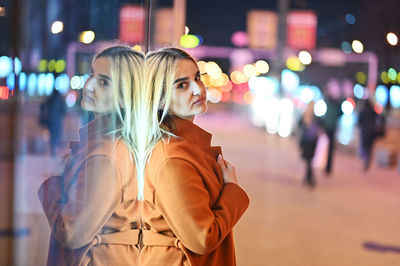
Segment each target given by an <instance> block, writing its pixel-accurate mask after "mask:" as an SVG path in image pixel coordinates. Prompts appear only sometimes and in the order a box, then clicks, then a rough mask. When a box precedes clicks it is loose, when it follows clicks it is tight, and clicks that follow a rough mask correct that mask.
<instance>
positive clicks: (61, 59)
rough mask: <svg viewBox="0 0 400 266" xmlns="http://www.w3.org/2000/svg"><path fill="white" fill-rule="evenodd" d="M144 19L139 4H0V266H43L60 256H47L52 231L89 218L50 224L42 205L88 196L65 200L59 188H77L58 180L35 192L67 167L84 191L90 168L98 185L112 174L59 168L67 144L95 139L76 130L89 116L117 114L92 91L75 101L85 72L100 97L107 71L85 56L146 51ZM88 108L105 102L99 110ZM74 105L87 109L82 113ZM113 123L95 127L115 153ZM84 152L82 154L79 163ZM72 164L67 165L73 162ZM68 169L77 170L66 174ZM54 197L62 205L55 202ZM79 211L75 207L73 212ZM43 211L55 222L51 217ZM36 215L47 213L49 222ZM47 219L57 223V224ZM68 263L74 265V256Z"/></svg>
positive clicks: (113, 119)
mask: <svg viewBox="0 0 400 266" xmlns="http://www.w3.org/2000/svg"><path fill="white" fill-rule="evenodd" d="M148 10H149V9H148V8H147V7H146V4H145V1H143V0H100V1H79V0H51V1H47V0H38V1H29V0H19V1H17V0H16V1H0V35H1V42H0V125H1V128H2V130H0V138H1V142H0V172H1V177H0V178H1V180H0V182H1V184H2V186H1V195H2V197H1V204H0V206H1V208H0V211H1V213H2V215H1V218H0V247H1V250H2V253H1V257H0V264H1V265H11V264H14V265H46V262H47V260H48V256H49V258H51V257H54V256H55V255H56V254H58V255H60V254H61V253H60V250H56V249H54V248H55V247H54V246H53V247H52V248H53V250H50V251H49V249H48V247H49V241H50V239H51V238H53V239H54V235H55V234H56V231H55V229H54V228H55V225H58V226H70V225H71V224H68V219H74V218H73V217H75V216H74V215H76V214H77V213H79V211H81V212H82V213H83V214H82V215H84V216H85V217H83V218H82V216H81V219H86V216H89V215H90V214H89V211H88V210H89V209H88V207H87V206H74V207H71V209H69V213H64V214H63V215H64V216H63V215H58V216H57V215H56V216H54V215H55V214H54V212H56V208H57V206H45V204H46V199H47V204H55V205H57V204H61V205H63V206H64V205H65V204H67V203H68V202H69V203H71V202H72V201H73V199H74V197H75V199H79V198H80V197H84V196H85V195H88V193H89V192H90V191H89V190H87V189H88V188H81V189H83V192H82V191H80V192H76V191H75V192H76V194H68V193H73V192H71V191H72V190H68V189H67V188H70V186H72V187H73V186H74V185H75V186H76V184H77V183H76V182H75V181H76V180H70V183H68V182H67V181H65V180H64V181H65V183H64V184H62V186H61V187H62V189H61V190H60V187H59V186H58V185H60V184H58V183H57V182H58V181H57V182H55V183H57V185H54V184H48V185H47V187H46V188H45V189H44V191H43V189H42V191H39V188H40V187H41V185H42V184H43V183H44V181H45V180H46V178H48V177H49V176H54V175H57V174H60V173H62V172H63V171H67V170H68V169H67V168H68V167H69V170H70V173H72V174H71V176H70V178H72V179H74V178H76V179H77V180H78V181H79V180H81V179H79V178H81V177H80V176H79V175H81V176H83V179H82V180H84V181H83V182H84V184H86V186H91V185H90V182H89V181H90V176H89V175H87V173H89V172H88V171H90V170H92V171H94V172H96V173H97V172H98V171H99V170H98V169H103V173H99V175H100V176H101V174H102V176H104V172H105V173H108V174H113V172H112V171H113V170H112V169H114V168H113V167H107V168H106V169H104V167H105V166H106V165H108V164H110V161H109V160H105V161H104V160H102V159H95V160H94V163H91V161H90V160H86V161H85V162H84V163H83V164H82V165H80V166H78V162H76V161H74V162H72V161H71V160H70V161H69V162H68V163H69V165H68V164H67V165H66V162H65V160H64V161H63V158H64V156H65V154H66V153H71V152H74V151H73V148H72V149H71V141H73V140H78V139H79V140H80V142H82V141H84V142H85V141H89V142H90V141H92V140H93V139H91V138H92V137H93V135H90V134H89V135H81V136H80V135H79V133H78V129H79V128H82V127H84V126H85V125H86V124H88V123H89V122H91V121H92V120H94V119H95V115H94V111H95V112H100V113H102V112H103V111H104V110H106V109H107V108H108V107H107V106H113V107H112V108H114V106H115V103H114V102H113V101H110V100H109V99H108V98H107V97H109V98H112V97H114V99H115V97H117V96H114V95H113V94H112V93H111V94H110V93H109V92H105V93H109V94H104V93H103V95H100V92H97V94H96V96H88V95H87V94H85V95H86V96H85V97H86V98H85V99H86V100H85V99H83V92H82V91H83V87H84V86H85V82H86V81H88V79H89V78H90V77H91V76H89V75H90V71H92V72H93V78H92V80H93V82H91V81H89V83H90V84H89V85H87V86H89V87H90V86H97V87H101V86H102V88H106V87H107V84H106V83H105V82H106V81H104V80H102V79H100V78H99V76H98V74H99V73H100V74H104V73H109V74H110V75H111V72H107V67H109V66H110V61H107V62H106V63H105V66H106V70H104V69H101V67H104V65H103V66H94V65H92V58H93V56H94V55H95V54H97V53H98V52H100V51H102V50H103V49H106V48H108V47H110V46H115V45H127V46H129V47H133V48H134V49H135V50H138V51H142V50H143V51H144V50H145V49H146V45H145V44H146V36H147V32H146V29H147V26H146V19H147V16H148ZM106 57H107V56H106ZM109 57H110V56H109ZM96 62H97V60H96ZM113 62H117V61H113ZM99 67H100V70H99ZM91 68H92V70H91ZM111 76H112V75H111ZM113 77H114V76H113ZM112 81H115V80H112ZM93 84H95V85H93ZM110 86H111V85H110ZM107 88H109V87H107ZM90 89H91V88H89V90H90ZM104 95H105V96H104ZM102 99H103V100H102ZM95 100H97V101H98V102H100V101H103V102H102V103H100V104H99V103H98V102H95ZM82 101H86V106H85V103H84V104H82ZM81 105H82V106H84V108H82V107H81ZM93 106H94V107H93ZM99 106H100V107H99ZM96 108H97V109H96ZM98 108H100V109H101V108H105V109H104V110H103V109H101V110H100V109H98ZM113 110H114V109H113ZM104 112H106V111H104ZM104 112H103V113H104ZM122 115H123V114H122ZM119 119H120V118H119V116H118V114H117V113H116V112H115V113H113V115H111V116H109V117H106V122H104V121H100V122H104V123H96V127H95V128H96V129H100V131H101V132H102V134H103V133H104V134H103V135H101V136H102V137H110V138H111V139H113V141H114V142H113V143H114V144H115V141H117V139H118V137H119V133H118V132H116V130H117V129H120V120H119ZM96 121H98V119H96ZM92 122H93V121H92ZM89 131H90V130H89ZM106 133H107V134H106ZM108 133H109V134H108ZM95 136H97V135H95ZM93 138H94V137H93ZM78 146H79V145H78ZM79 147H80V146H79ZM92 148H93V147H92ZM85 149H89V146H85ZM90 149H91V148H90ZM90 149H89V151H90ZM78 150H79V149H78ZM89 151H88V150H86V151H85V152H86V154H87V153H88V152H89ZM74 156H75V155H73V156H71V155H70V156H69V157H68V158H73V159H76V158H75V157H74ZM91 164H93V165H91ZM73 167H80V168H82V169H84V170H82V169H79V170H76V169H75V170H71V169H72V168H73ZM102 167H103V168H102ZM66 169H67V170H66ZM93 169H94V170H93ZM110 169H111V170H110ZM71 171H72V172H71ZM74 171H75V172H74ZM82 171H84V172H85V173H83V172H82ZM110 171H111V172H110ZM67 172H68V171H67ZM82 180H81V181H82ZM74 182H75V183H74ZM96 184H97V183H96ZM99 184H100V182H99ZM103 185H104V184H103ZM54 186H55V187H54ZM91 187H92V186H91ZM57 189H58V190H57ZM98 189H100V190H98V191H100V192H101V191H103V192H104V190H101V189H104V187H103V188H98ZM107 189H110V188H107ZM38 191H39V192H40V193H41V195H40V196H41V197H42V204H41V202H40V200H39V197H38ZM60 191H62V193H61V192H60ZM107 192H110V191H109V190H107ZM60 193H61V194H60ZM63 193H64V194H63ZM65 193H67V194H68V196H67V197H69V198H68V200H66V199H65V196H66V195H65ZM103 194H105V195H99V197H100V199H101V198H107V195H108V193H105V192H104V193H103ZM60 195H61V196H60ZM57 196H60V198H58V199H57ZM71 199H72V201H71ZM82 202H83V203H82ZM72 203H73V202H72ZM72 203H71V204H72ZM86 203H87V202H85V201H81V203H79V204H86ZM96 204H99V206H98V208H99V209H101V208H103V209H106V207H105V206H102V205H101V202H97V203H96ZM42 205H43V206H42ZM46 208H47V209H46ZM50 209H51V211H52V212H53V216H52V215H51V214H50V213H49V212H50ZM44 210H45V211H48V212H47V213H46V214H47V215H45V211H44ZM82 210H85V211H82ZM104 215H106V214H104ZM107 215H108V214H107ZM54 217H57V219H61V220H62V221H55V220H54V219H55V218H54ZM53 218H54V219H53ZM99 223H100V224H101V222H99ZM133 223H134V222H131V224H133ZM49 225H50V226H49ZM107 226H108V227H107ZM51 227H52V229H53V236H51V230H50V228H51ZM129 227H130V226H128V228H129ZM113 229H115V230H117V229H116V228H113V226H112V225H111V226H109V225H107V224H106V225H105V226H103V227H102V228H101V230H102V231H101V232H104V231H106V230H113ZM90 230H92V229H91V228H83V227H81V228H79V230H76V232H77V233H78V234H79V236H76V237H78V238H79V240H83V238H84V236H85V234H87V233H88V232H89V231H90ZM58 233H59V232H58ZM56 237H57V238H58V239H59V240H60V241H61V242H62V241H64V244H65V243H67V242H68V241H70V242H69V243H67V244H70V245H71V243H72V245H74V243H75V242H74V241H72V240H71V239H68V237H66V236H61V235H57V236H56ZM71 241H72V242H71ZM83 241H86V240H83ZM78 242H79V241H78ZM75 244H76V243H75ZM81 246H83V244H82V243H78V244H76V245H75V246H74V248H76V247H81ZM58 247H59V246H58ZM12 254H14V255H12ZM63 256H64V257H58V259H59V260H60V261H59V263H61V261H63V262H68V260H70V259H71V257H70V256H68V255H66V254H64V255H63ZM74 258H75V259H77V257H76V256H75V257H74ZM85 258H87V256H86V257H85V256H84V259H85ZM110 263H111V262H110ZM111 264H112V263H111Z"/></svg>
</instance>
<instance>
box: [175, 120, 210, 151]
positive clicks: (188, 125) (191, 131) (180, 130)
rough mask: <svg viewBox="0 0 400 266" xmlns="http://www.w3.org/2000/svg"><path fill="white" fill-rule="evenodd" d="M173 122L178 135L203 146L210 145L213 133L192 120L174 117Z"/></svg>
mask: <svg viewBox="0 0 400 266" xmlns="http://www.w3.org/2000/svg"><path fill="white" fill-rule="evenodd" d="M173 124H174V126H175V131H174V134H175V135H176V136H178V137H181V138H182V139H185V140H188V141H189V142H193V143H195V144H197V145H201V146H209V145H210V144H211V138H212V135H211V134H210V133H208V132H207V131H205V130H204V129H201V128H200V127H199V126H197V125H195V124H194V123H192V122H191V121H188V120H185V119H182V118H179V117H174V119H173Z"/></svg>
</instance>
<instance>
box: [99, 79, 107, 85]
mask: <svg viewBox="0 0 400 266" xmlns="http://www.w3.org/2000/svg"><path fill="white" fill-rule="evenodd" d="M108 84H109V83H108V81H107V80H105V79H100V80H99V85H100V86H108Z"/></svg>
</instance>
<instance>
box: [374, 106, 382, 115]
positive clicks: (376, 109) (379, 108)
mask: <svg viewBox="0 0 400 266" xmlns="http://www.w3.org/2000/svg"><path fill="white" fill-rule="evenodd" d="M374 110H375V113H377V114H378V115H380V114H381V113H382V112H383V107H382V106H381V105H380V104H377V103H376V104H375V105H374Z"/></svg>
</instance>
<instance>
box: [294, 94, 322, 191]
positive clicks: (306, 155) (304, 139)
mask: <svg viewBox="0 0 400 266" xmlns="http://www.w3.org/2000/svg"><path fill="white" fill-rule="evenodd" d="M299 124H300V128H301V129H302V133H301V137H300V143H299V144H300V149H301V157H302V158H303V160H304V161H305V162H306V175H305V177H304V184H305V185H307V186H309V187H311V188H312V187H314V186H315V178H314V174H313V171H312V160H313V158H314V155H315V149H316V147H317V141H318V135H319V131H320V129H319V125H318V122H317V118H316V117H315V115H314V102H313V101H311V102H310V103H309V104H308V105H307V108H306V110H305V111H304V114H303V116H302V117H301V119H300V121H299Z"/></svg>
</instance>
